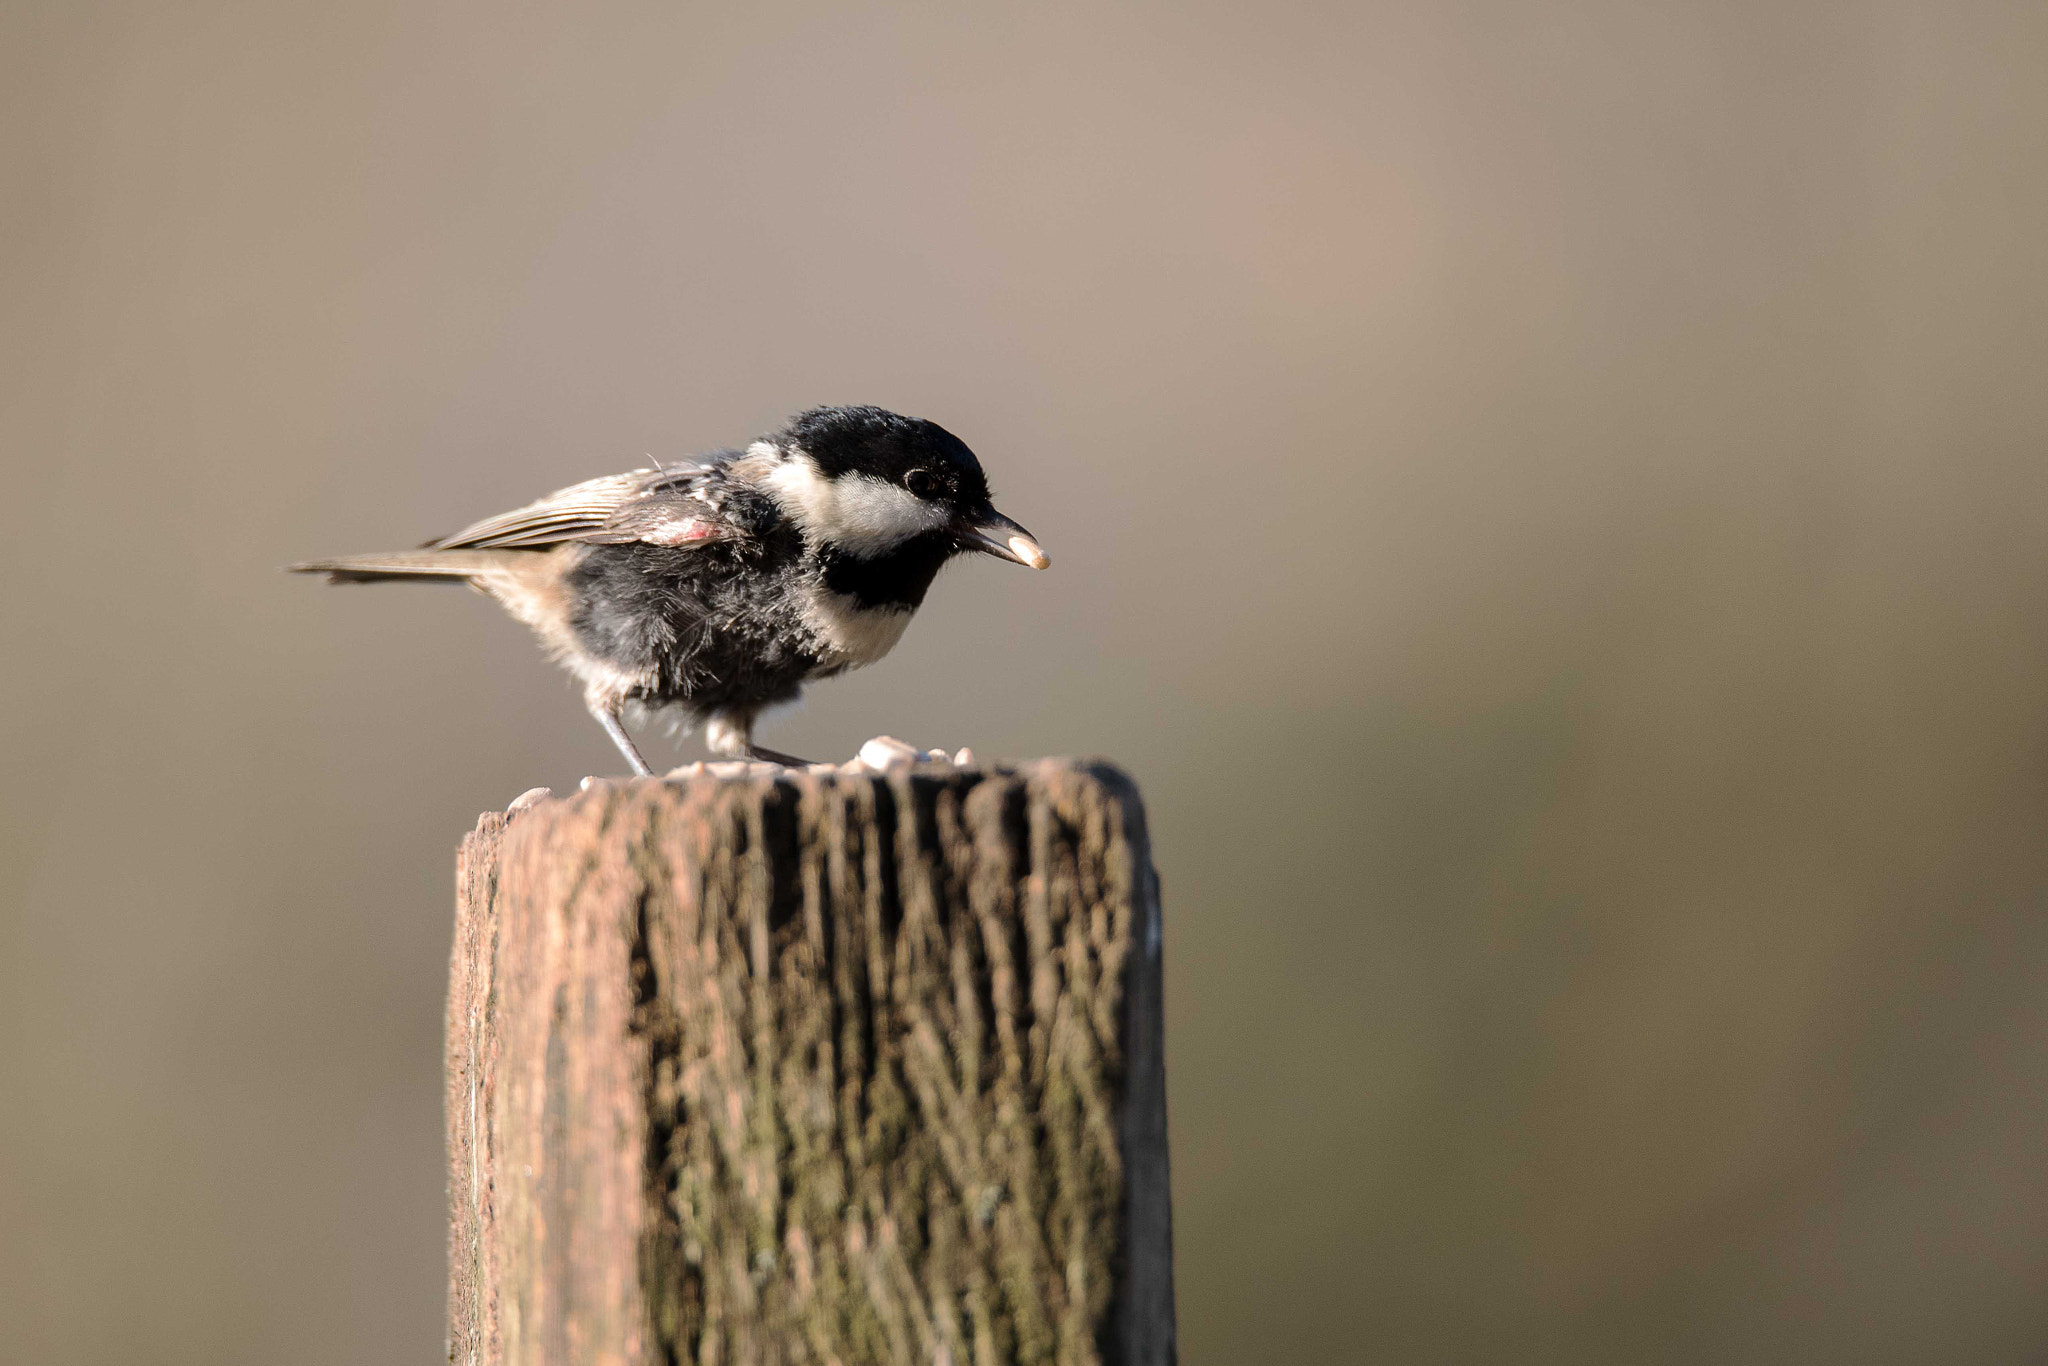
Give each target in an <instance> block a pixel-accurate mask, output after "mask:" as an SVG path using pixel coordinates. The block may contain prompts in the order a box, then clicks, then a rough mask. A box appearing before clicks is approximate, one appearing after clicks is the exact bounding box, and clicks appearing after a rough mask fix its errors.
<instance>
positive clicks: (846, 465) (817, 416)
mask: <svg viewBox="0 0 2048 1366" xmlns="http://www.w3.org/2000/svg"><path fill="white" fill-rule="evenodd" d="M786 437H787V439H788V441H789V443H790V444H792V445H794V446H797V447H800V448H801V449H803V450H804V451H806V452H807V453H809V455H810V457H811V459H813V460H815V461H816V462H817V463H818V472H819V473H821V474H823V475H824V476H825V477H826V478H828V479H838V478H841V477H843V476H845V475H849V474H853V475H866V476H868V477H870V478H873V479H879V480H881V481H883V482H884V483H887V484H891V485H895V486H897V487H900V488H905V489H908V490H909V491H910V492H911V493H913V494H915V495H917V496H918V497H920V498H926V499H931V500H934V501H942V502H948V503H952V504H954V505H956V506H962V507H965V506H972V505H976V504H980V503H985V502H987V501H988V476H987V475H985V474H983V473H982V472H981V462H980V461H979V460H977V459H975V458H974V452H973V451H971V450H969V449H968V448H967V443H966V442H965V441H962V440H961V439H960V438H959V437H957V436H955V435H953V434H952V433H951V432H949V431H947V430H946V429H945V428H944V427H941V426H940V425H939V424H938V423H936V422H927V421H926V420H925V419H923V418H921V417H905V416H903V415H902V414H901V413H892V412H890V411H889V410H888V409H886V408H874V407H868V406H860V407H850V408H813V409H811V410H810V411H809V412H806V413H799V414H797V416H796V417H795V419H793V420H792V421H791V422H790V424H789V430H788V432H787V433H786Z"/></svg>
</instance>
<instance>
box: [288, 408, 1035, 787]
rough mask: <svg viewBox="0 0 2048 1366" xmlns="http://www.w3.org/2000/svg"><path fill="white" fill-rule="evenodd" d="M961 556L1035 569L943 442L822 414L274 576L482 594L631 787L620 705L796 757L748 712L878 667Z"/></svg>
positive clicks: (879, 414)
mask: <svg viewBox="0 0 2048 1366" xmlns="http://www.w3.org/2000/svg"><path fill="white" fill-rule="evenodd" d="M968 551H980V552H983V553H985V554H989V555H994V556H996V557H998V558H999V559H1005V560H1011V561H1014V562H1015V563H1017V564H1022V565H1029V566H1030V567H1031V568H1033V569H1043V568H1045V567H1046V565H1047V564H1048V563H1049V561H1048V560H1047V559H1046V555H1045V552H1044V551H1043V550H1041V549H1040V548H1039V545H1038V542H1037V540H1036V539H1034V538H1033V537H1032V535H1031V533H1030V532H1028V531H1026V530H1025V529H1024V528H1023V527H1021V526H1019V525H1017V524H1016V523H1015V522H1013V521H1011V520H1010V519H1009V518H1007V517H1005V516H1003V515H1002V514H1001V513H1000V512H997V511H996V510H995V507H994V506H993V505H992V504H991V503H990V501H989V491H988V479H987V476H985V475H984V474H983V473H982V470H981V462H980V461H978V460H976V459H975V457H974V452H973V451H971V450H969V449H968V448H967V445H966V443H965V442H963V441H961V440H960V438H959V437H957V436H954V435H953V434H952V433H951V432H949V431H947V430H946V429H945V428H944V427H941V426H939V425H938V424H937V423H936V422H927V421H925V420H923V419H921V418H914V417H903V416H901V415H899V414H897V413H892V412H888V411H887V410H885V409H882V408H873V407H834V408H813V409H811V410H809V411H808V412H804V413H800V414H798V415H797V416H796V417H795V418H794V419H792V420H791V421H790V424H789V425H788V426H787V427H785V428H784V429H783V430H781V431H779V432H776V433H774V434H773V435H771V436H767V437H763V438H762V439H761V440H759V441H756V442H754V443H753V444H752V445H750V446H748V447H747V448H746V449H745V450H741V451H732V450H728V451H719V452H717V453H715V454H712V455H709V456H705V457H702V458H700V459H697V460H693V461H691V462H689V463H686V464H675V465H669V466H665V467H664V466H660V465H657V466H656V467H655V468H653V469H643V470H633V471H631V472H630V473H627V474H613V475H607V476H605V477H604V478H602V479H592V480H589V481H588V482H586V483H581V484H577V485H575V486H573V487H571V488H566V489H562V490H561V491H559V492H557V493H553V494H550V495H548V496H547V497H546V498H543V499H541V500H540V501H539V502H537V503H530V504H528V505H527V506H525V507H523V508H517V509H515V510H513V511H511V512H506V513H502V514H500V515H498V516H496V517H489V518H486V519H484V520H483V521H481V522H478V523H477V524H476V525H475V526H472V527H469V528H467V529H466V530H463V531H460V532H458V533H456V534H455V535H453V536H449V537H446V538H445V539H442V540H438V541H429V542H428V543H427V544H426V545H425V546H423V547H421V548H420V549H418V550H412V551H399V552H395V553H393V554H388V555H348V556H343V557H341V558H339V559H332V560H314V561H312V562H310V563H307V564H295V565H291V566H289V568H290V569H291V570H292V571H293V572H296V573H305V574H325V575H327V578H328V582H330V583H372V582H378V581H381V580H386V579H415V580H427V581H433V580H439V581H442V582H454V583H466V584H468V585H469V586H470V587H472V588H475V589H477V590H479V591H480V592H483V593H487V594H489V595H490V596H491V597H494V598H496V599H497V600H498V602H499V603H500V604H502V605H503V606H504V608H505V610H506V611H508V612H510V613H511V614H512V615H513V616H514V617H516V618H518V619H519V620H520V621H523V622H525V623H526V625H527V626H529V627H531V628H532V630H533V632H534V634H535V635H537V636H538V637H540V641H541V644H542V645H543V646H545V647H546V649H547V651H548V653H549V654H550V655H552V656H553V657H554V658H555V659H556V660H557V661H558V662H560V663H561V664H562V665H563V666H565V667H566V668H567V669H568V670H569V672H570V673H572V674H574V675H575V676H576V678H577V679H578V680H579V681H580V682H581V683H582V684H583V701H584V704H585V705H586V706H587V707H589V708H590V714H591V715H592V716H594V717H596V718H597V723H598V724H599V725H601V726H603V727H604V730H605V734H607V735H609V736H611V738H612V741H613V743H615V744H616V745H618V747H619V751H620V753H622V754H624V755H625V756H626V761H627V762H628V763H630V764H631V765H632V766H633V771H634V772H635V773H640V774H648V773H651V772H652V770H651V769H649V768H648V766H647V761H646V760H645V759H643V758H641V757H640V751H639V750H638V749H636V748H635V747H634V745H633V741H632V738H631V737H630V736H628V735H627V734H626V730H625V726H624V725H623V723H622V719H621V718H622V717H623V716H624V715H625V714H626V712H627V709H628V708H629V707H632V708H635V709H640V710H646V711H659V710H665V709H671V708H674V709H680V710H681V711H682V712H683V714H684V717H685V719H686V720H687V721H688V722H689V724H690V725H692V726H695V725H699V724H701V725H702V726H703V727H704V738H705V743H706V745H707V746H708V747H709V748H710V750H711V751H712V752H713V753H714V754H718V755H721V756H723V757H726V758H731V759H753V760H757V761H761V762H765V763H775V764H801V763H803V762H804V761H803V760H801V759H795V758H792V757H791V756H789V755H786V754H780V753H777V752H776V751H774V750H771V749H763V748H762V747H761V746H759V745H756V744H755V743H754V722H755V719H756V718H757V717H758V716H759V715H760V714H761V712H762V710H763V709H764V708H767V707H772V706H775V705H777V704H779V703H784V702H791V701H794V700H795V699H796V696H797V694H798V693H799V692H800V691H801V690H802V688H803V685H804V684H806V683H808V682H810V681H812V680H813V679H819V678H830V677H832V676H833V675H835V674H841V673H844V672H846V671H847V670H848V669H857V668H860V667H861V666H862V665H864V664H872V663H874V662H875V661H876V660H878V659H880V658H881V657H882V656H883V655H886V654H888V653H889V651H890V649H891V648H892V647H894V646H895V644H896V642H897V641H898V640H899V639H901V638H902V635H903V629H904V627H905V626H907V625H909V623H910V617H911V614H912V613H914V612H915V611H916V610H917V608H918V605H919V604H920V603H922V602H923V601H924V595H925V592H926V590H927V589H929V588H930V587H931V584H932V580H933V578H935V577H936V576H937V574H938V572H939V569H940V567H941V566H943V565H944V564H945V563H946V562H947V561H948V560H950V559H952V558H953V557H954V556H955V555H959V554H962V553H965V552H968Z"/></svg>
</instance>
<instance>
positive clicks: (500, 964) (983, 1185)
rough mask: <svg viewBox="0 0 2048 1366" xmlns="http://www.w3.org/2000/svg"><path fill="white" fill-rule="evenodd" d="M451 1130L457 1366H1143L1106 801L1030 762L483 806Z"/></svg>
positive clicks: (1121, 856) (1132, 861)
mask: <svg viewBox="0 0 2048 1366" xmlns="http://www.w3.org/2000/svg"><path fill="white" fill-rule="evenodd" d="M448 1138H449V1145H448V1146H449V1161H450V1182H449V1184H450V1199H451V1209H452V1225H451V1230H450V1249H449V1250H450V1304H449V1312H450V1336H449V1343H450V1358H451V1360H453V1361H456V1362H461V1363H471V1362H475V1363H493V1364H495V1363H522V1364H524V1363H542V1362H545V1363H563V1364H564V1366H567V1364H568V1363H575V1364H576V1366H585V1364H586V1363H611V1362H618V1363H634V1364H635V1366H638V1364H639V1363H671V1362H674V1363H683V1362H689V1363H713V1362H719V1363H724V1362H730V1363H764V1364H767V1363H783V1362H788V1363H799V1362H816V1363H831V1362H836V1363H844V1364H845V1366H855V1363H867V1362H889V1363H897V1362H901V1363H910V1362H917V1363H928V1362H942V1363H948V1364H949V1366H970V1364H978V1366H994V1364H995V1363H1006V1364H1007V1363H1023V1362H1059V1363H1084V1362H1104V1363H1127V1364H1128V1366H1140V1363H1143V1364H1144V1366H1153V1364H1154V1363H1166V1362H1171V1361H1172V1360H1173V1359H1174V1337H1173V1282H1172V1250H1171V1224H1170V1213H1169V1207H1168V1194H1167V1165H1166V1097H1165V1071H1164V1060H1163V1053H1162V1049H1161V1016H1160V964H1159V897H1158V884H1157V880H1156V878H1155V876H1154V874H1153V872H1152V864H1151V856H1150V851H1149V848H1148V846H1147V843H1146V838H1145V827H1144V816H1143V811H1142V808H1141V806H1140V804H1139V801H1138V796H1137V792H1136V790H1135V789H1134V788H1133V787H1132V786H1131V785H1130V783H1129V782H1128V780H1126V779H1125V778H1124V777H1123V776H1122V775H1121V774H1119V773H1117V772H1116V771H1115V770H1113V769H1108V768H1105V767H1101V766H1094V765H1083V764H1075V763H1070V762H1065V761H1045V762H1042V763H1038V764H1034V765H1030V766H1027V767H1025V768H1022V769H1019V770H1000V771H997V770H989V771H983V770H955V769H951V768H941V767H930V768H923V769H917V770H913V771H909V772H906V773H902V774H895V775H890V776H887V777H882V776H865V775H864V776H848V775H818V774H812V773H807V772H792V773H789V774H787V775H783V776H779V777H775V778H731V779H721V778H716V777H702V778H692V779H689V780H678V781H673V782H664V781H660V780H652V779H649V780H640V781H634V782H622V783H607V784H599V785H595V786H593V787H592V788H591V789H590V790H588V791H585V792H583V793H580V794H578V795H576V796H574V797H569V798H566V799H560V800H553V799H550V800H544V801H541V802H539V803H538V804H536V805H534V806H532V807H530V808H528V809H525V810H522V811H519V812H517V813H516V814H513V815H510V816H504V815H495V814H494V815H487V816H485V817H484V818H483V819H482V821H481V822H480V823H479V825H478V826H477V829H476V832H475V833H474V834H473V835H471V836H470V837H469V839H468V840H467V841H466V842H465V843H464V845H463V851H462V861H461V866H460V876H459V887H458V906H457V920H456V935H455V950H454V958H453V969H452V977H451V981H450V988H449V1002H448Z"/></svg>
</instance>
